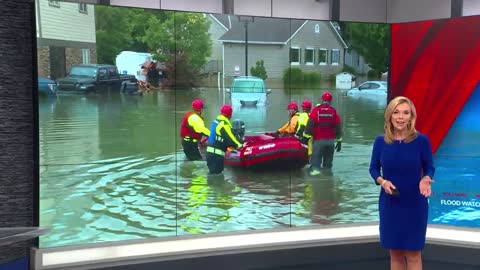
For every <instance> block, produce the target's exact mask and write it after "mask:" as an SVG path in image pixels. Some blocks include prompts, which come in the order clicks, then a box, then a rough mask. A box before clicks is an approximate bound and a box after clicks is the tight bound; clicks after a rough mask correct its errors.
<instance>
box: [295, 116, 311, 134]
mask: <svg viewBox="0 0 480 270" xmlns="http://www.w3.org/2000/svg"><path fill="white" fill-rule="evenodd" d="M307 122H308V112H302V113H300V114H299V116H298V122H297V127H296V128H295V135H297V136H298V137H300V138H301V137H305V138H310V137H311V136H310V135H308V134H305V133H304V131H305V127H306V126H307Z"/></svg>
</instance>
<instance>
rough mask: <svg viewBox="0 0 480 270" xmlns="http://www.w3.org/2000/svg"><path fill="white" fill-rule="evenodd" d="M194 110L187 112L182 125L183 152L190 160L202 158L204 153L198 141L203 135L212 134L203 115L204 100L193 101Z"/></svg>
mask: <svg viewBox="0 0 480 270" xmlns="http://www.w3.org/2000/svg"><path fill="white" fill-rule="evenodd" d="M192 110H193V111H191V112H188V113H186V114H185V116H184V117H183V120H182V125H181V127H180V137H181V138H182V146H183V152H184V153H185V156H187V159H188V160H201V159H202V155H201V154H200V150H199V149H198V143H199V142H200V140H201V139H202V136H206V137H208V136H210V131H209V130H208V129H207V128H206V127H205V122H204V121H203V117H202V110H203V101H202V100H200V99H197V100H194V101H193V102H192Z"/></svg>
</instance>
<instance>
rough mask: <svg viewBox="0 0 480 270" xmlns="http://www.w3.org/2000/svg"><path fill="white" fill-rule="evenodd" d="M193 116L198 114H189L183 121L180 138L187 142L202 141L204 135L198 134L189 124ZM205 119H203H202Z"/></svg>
mask: <svg viewBox="0 0 480 270" xmlns="http://www.w3.org/2000/svg"><path fill="white" fill-rule="evenodd" d="M193 114H197V113H196V112H187V113H186V114H185V115H184V116H183V119H182V124H181V126H180V137H181V138H182V139H183V140H185V141H190V140H192V141H194V142H195V141H200V139H201V138H202V134H200V133H196V132H195V131H194V130H193V127H192V126H190V125H189V124H188V119H189V118H190V116H192V115H193ZM197 115H198V114H197ZM198 116H199V117H200V118H202V116H201V115H198ZM202 119H203V118H202Z"/></svg>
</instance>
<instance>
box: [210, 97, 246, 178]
mask: <svg viewBox="0 0 480 270" xmlns="http://www.w3.org/2000/svg"><path fill="white" fill-rule="evenodd" d="M232 112H233V110H232V107H231V106H230V105H223V106H222V108H221V109H220V113H221V114H220V115H219V116H218V117H217V119H215V121H213V123H212V126H211V128H210V137H208V146H207V167H208V171H209V173H210V174H218V173H221V172H222V171H223V168H224V166H223V163H224V159H225V151H226V150H227V148H228V147H232V148H234V149H237V150H238V149H240V148H242V144H241V143H240V142H239V141H238V140H237V139H236V138H235V136H234V135H233V133H232V124H231V123H230V118H232Z"/></svg>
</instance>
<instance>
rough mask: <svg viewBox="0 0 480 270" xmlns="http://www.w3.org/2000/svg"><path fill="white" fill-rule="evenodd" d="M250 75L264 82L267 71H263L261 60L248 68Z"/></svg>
mask: <svg viewBox="0 0 480 270" xmlns="http://www.w3.org/2000/svg"><path fill="white" fill-rule="evenodd" d="M250 74H252V76H255V77H258V78H261V79H262V80H266V79H267V78H268V75H267V70H266V69H265V66H264V62H263V60H258V61H257V62H256V63H255V66H254V67H251V68H250Z"/></svg>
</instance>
